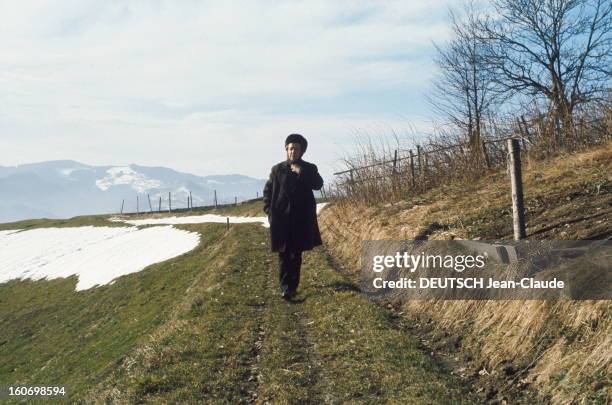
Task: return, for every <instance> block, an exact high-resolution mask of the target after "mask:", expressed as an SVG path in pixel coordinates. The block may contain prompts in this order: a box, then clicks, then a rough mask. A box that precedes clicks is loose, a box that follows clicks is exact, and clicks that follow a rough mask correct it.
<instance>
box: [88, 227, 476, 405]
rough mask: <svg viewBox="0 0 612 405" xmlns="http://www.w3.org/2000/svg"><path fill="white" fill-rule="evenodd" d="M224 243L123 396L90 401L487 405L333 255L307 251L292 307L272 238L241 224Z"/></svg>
mask: <svg viewBox="0 0 612 405" xmlns="http://www.w3.org/2000/svg"><path fill="white" fill-rule="evenodd" d="M190 227H192V228H197V225H192V226H190ZM219 243H220V244H221V247H220V248H218V249H214V250H211V252H210V253H209V255H210V256H209V257H207V258H206V263H207V266H206V267H203V268H202V269H201V271H202V272H203V274H202V277H199V278H198V281H197V283H196V285H193V286H191V287H190V288H189V290H188V291H187V292H186V293H185V296H184V297H182V304H181V305H180V310H179V312H180V313H178V314H177V315H176V316H175V319H173V320H172V325H171V327H169V325H167V324H165V325H163V326H161V327H160V330H163V331H164V333H159V334H153V335H152V340H151V342H149V343H148V344H147V345H144V346H143V347H139V348H138V349H136V350H135V354H134V355H132V356H129V357H128V359H130V360H129V361H126V362H124V364H123V365H122V366H121V367H119V369H118V370H117V372H116V373H114V375H113V376H112V377H111V378H109V379H108V380H107V381H105V383H104V384H102V385H101V386H104V387H112V389H105V390H103V391H97V392H92V393H90V395H89V397H88V402H100V403H102V402H105V401H109V400H110V401H114V402H130V403H134V402H155V403H158V402H164V403H166V402H170V403H172V402H177V401H179V402H187V403H193V402H199V403H201V402H204V403H258V404H265V403H279V404H286V403H300V404H304V403H355V402H358V403H404V404H405V403H419V404H422V403H428V404H431V403H475V402H476V400H475V398H474V397H473V396H472V394H470V393H469V391H468V389H466V387H465V386H464V385H463V384H462V383H461V381H459V380H457V379H456V377H454V376H452V375H450V373H448V372H447V371H445V370H444V369H442V368H441V367H440V366H439V365H438V364H437V363H436V362H435V361H434V360H433V359H432V358H431V357H430V356H429V355H428V354H427V353H425V352H424V351H423V348H422V347H421V346H420V344H419V342H418V340H417V339H416V338H414V337H411V336H409V335H407V334H406V333H405V331H402V330H400V329H399V328H398V327H397V326H396V325H395V324H394V322H393V319H392V314H391V313H390V312H389V311H387V310H385V309H384V308H381V307H380V306H378V305H376V304H374V303H372V302H370V301H368V300H367V299H366V298H365V297H363V296H362V295H361V294H360V293H359V292H358V290H357V288H355V286H354V285H352V284H351V283H350V282H348V281H347V280H346V279H345V278H344V277H342V276H341V275H340V274H339V273H337V272H335V271H334V270H333V268H332V266H331V265H330V263H329V261H328V257H327V256H326V254H325V253H324V251H323V250H320V249H317V250H314V251H311V252H307V253H305V254H304V264H303V267H302V280H301V284H300V289H299V294H298V296H297V297H296V298H295V300H294V301H293V302H291V303H288V302H286V301H284V300H282V299H281V298H280V295H279V290H278V280H277V271H276V265H277V259H276V257H275V255H272V254H270V253H269V245H268V234H267V230H265V229H264V228H262V227H260V226H257V225H240V226H235V227H232V228H231V229H230V231H228V232H227V233H226V234H225V235H224V237H223V240H221V241H219Z"/></svg>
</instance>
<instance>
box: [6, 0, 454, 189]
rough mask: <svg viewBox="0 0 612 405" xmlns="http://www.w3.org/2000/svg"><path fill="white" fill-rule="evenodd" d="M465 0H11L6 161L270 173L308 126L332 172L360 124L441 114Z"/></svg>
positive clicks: (401, 124) (390, 124)
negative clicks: (454, 17) (291, 139)
mask: <svg viewBox="0 0 612 405" xmlns="http://www.w3.org/2000/svg"><path fill="white" fill-rule="evenodd" d="M455 3H457V2H451V1H450V0H449V1H447V0H429V1H393V0H389V1H327V0H309V1H259V0H249V1H189V0H182V1H112V0H105V1H100V0H96V1H89V0H78V1H68V0H56V1H45V2H41V1H29V0H20V1H15V2H13V1H5V2H0V38H2V39H1V40H0V41H1V43H2V49H3V52H2V53H0V89H1V91H0V141H1V145H2V152H3V153H2V154H1V155H0V165H3V166H7V165H17V164H22V163H30V162H37V161H43V160H55V159H73V160H77V161H80V162H83V163H87V164H117V165H124V164H129V163H137V164H141V165H150V166H167V167H171V168H173V169H176V170H180V171H186V172H190V173H194V174H198V175H209V174H229V173H240V174H246V175H250V176H253V177H258V178H264V177H266V176H267V175H268V172H269V168H270V166H271V165H272V164H274V163H276V162H278V161H280V160H282V159H283V153H284V151H283V141H284V138H285V137H286V136H287V135H288V134H289V133H292V132H298V133H302V134H303V135H304V136H306V138H307V139H308V140H309V148H308V152H307V154H306V156H304V158H305V159H306V160H309V161H313V162H315V163H317V165H318V166H319V168H320V171H321V172H322V174H323V175H324V176H325V177H326V178H327V179H331V173H332V172H333V171H334V170H335V169H341V168H342V165H341V163H340V161H339V158H340V157H341V156H343V155H346V154H347V153H350V150H351V146H352V144H353V142H354V134H355V133H356V132H361V133H364V132H365V133H372V134H376V135H377V136H380V135H381V130H380V128H383V127H384V128H392V129H394V130H396V131H397V132H399V133H404V132H409V130H410V128H416V129H417V131H427V130H428V128H430V124H429V122H430V119H431V118H433V117H432V114H431V113H430V111H429V109H428V107H427V105H426V102H425V98H424V93H425V92H426V91H427V89H428V86H429V81H430V79H431V77H432V74H433V73H434V72H435V67H434V65H433V63H432V60H431V59H432V56H433V53H434V49H433V46H432V41H436V42H443V41H444V40H445V39H446V36H447V35H448V18H447V9H448V6H449V4H455ZM382 132H384V131H382Z"/></svg>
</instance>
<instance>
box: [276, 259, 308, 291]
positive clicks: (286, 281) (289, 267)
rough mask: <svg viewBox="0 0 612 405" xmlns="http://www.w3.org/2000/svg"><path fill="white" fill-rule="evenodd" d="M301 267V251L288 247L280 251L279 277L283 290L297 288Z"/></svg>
mask: <svg viewBox="0 0 612 405" xmlns="http://www.w3.org/2000/svg"><path fill="white" fill-rule="evenodd" d="M301 267H302V252H301V251H299V250H297V251H296V250H291V249H286V250H285V251H284V252H278V279H279V282H280V288H281V290H282V291H283V292H289V291H295V290H297V288H298V284H299V283H300V269H301Z"/></svg>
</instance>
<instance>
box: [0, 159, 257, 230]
mask: <svg viewBox="0 0 612 405" xmlns="http://www.w3.org/2000/svg"><path fill="white" fill-rule="evenodd" d="M264 184H265V180H262V179H254V178H251V177H248V176H243V175H238V174H230V175H217V176H204V177H202V176H196V175H193V174H188V173H181V172H177V171H175V170H172V169H168V168H166V167H147V166H139V165H135V164H131V165H129V166H89V165H85V164H82V163H79V162H75V161H73V160H54V161H49V162H41V163H31V164H24V165H19V166H12V167H4V166H0V196H1V198H0V222H10V221H17V220H21V219H28V218H42V217H45V218H69V217H73V216H75V215H84V214H102V213H115V212H118V211H119V210H120V209H121V202H122V200H125V204H124V212H135V211H136V197H137V196H138V200H139V210H140V211H141V212H142V211H149V209H150V207H149V199H150V200H151V207H152V208H153V210H157V209H158V208H159V199H160V197H161V206H162V210H163V209H168V192H170V193H171V195H172V208H186V207H187V199H188V196H189V192H190V191H191V194H192V196H193V205H194V206H195V207H197V206H202V205H211V204H213V202H214V190H217V199H218V202H219V203H220V204H222V203H230V202H232V203H233V202H234V197H238V201H242V200H247V199H251V198H255V197H256V196H257V194H259V196H261V193H262V190H263V187H264ZM147 194H148V196H147Z"/></svg>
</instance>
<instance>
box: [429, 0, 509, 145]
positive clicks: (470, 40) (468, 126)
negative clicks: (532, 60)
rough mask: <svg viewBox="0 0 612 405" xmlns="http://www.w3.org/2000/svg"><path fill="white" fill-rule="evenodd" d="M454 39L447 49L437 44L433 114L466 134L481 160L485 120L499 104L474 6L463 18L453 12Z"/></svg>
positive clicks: (447, 44) (451, 16)
mask: <svg viewBox="0 0 612 405" xmlns="http://www.w3.org/2000/svg"><path fill="white" fill-rule="evenodd" d="M449 14H450V20H451V39H450V41H449V42H448V43H446V44H444V45H437V44H434V46H435V47H436V50H437V56H436V57H435V59H434V61H435V63H436V64H437V65H438V67H439V74H438V75H437V77H436V78H435V79H434V81H433V89H432V92H431V93H430V94H429V95H428V96H427V98H428V101H429V104H430V105H431V106H432V108H433V109H434V111H436V112H437V113H439V114H441V115H442V116H443V117H445V119H446V120H447V121H448V122H449V123H450V124H452V125H453V126H455V127H457V128H459V129H460V130H462V132H464V133H465V134H467V136H468V139H469V143H470V145H471V149H472V151H473V152H474V154H475V156H477V157H480V156H481V153H480V152H481V137H482V132H483V124H484V116H485V115H486V114H487V112H489V110H490V109H491V107H492V106H493V104H494V102H495V101H496V100H497V98H498V95H499V91H497V90H496V82H495V81H493V80H492V78H491V75H490V73H489V72H488V71H487V70H486V68H485V67H486V66H485V64H484V62H485V60H484V44H483V42H482V40H481V39H480V38H479V36H478V34H477V32H476V28H477V26H476V25H477V24H476V20H477V18H478V16H477V12H476V11H475V7H474V5H473V3H469V4H467V5H466V7H465V9H464V13H463V14H464V16H463V18H460V17H459V16H457V14H456V13H455V12H453V11H450V12H449Z"/></svg>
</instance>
